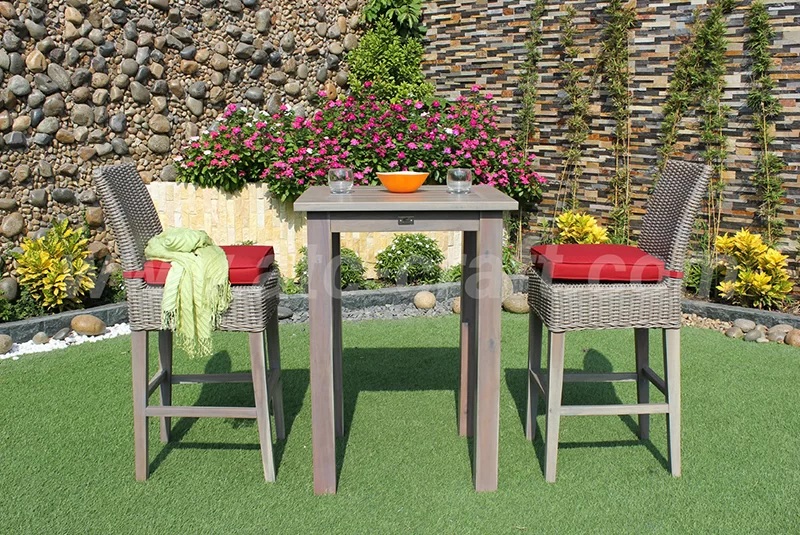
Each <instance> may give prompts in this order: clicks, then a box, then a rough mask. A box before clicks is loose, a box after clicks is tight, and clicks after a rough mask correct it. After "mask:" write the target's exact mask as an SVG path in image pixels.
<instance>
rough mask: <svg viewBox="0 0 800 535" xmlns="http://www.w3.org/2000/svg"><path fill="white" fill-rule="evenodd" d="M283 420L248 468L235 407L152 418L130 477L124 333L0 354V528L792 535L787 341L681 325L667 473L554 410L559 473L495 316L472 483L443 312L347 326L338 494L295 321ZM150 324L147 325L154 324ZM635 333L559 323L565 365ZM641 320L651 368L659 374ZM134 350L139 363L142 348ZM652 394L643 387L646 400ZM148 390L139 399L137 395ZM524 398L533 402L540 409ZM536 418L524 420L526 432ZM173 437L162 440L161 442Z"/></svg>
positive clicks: (798, 374) (507, 331) (207, 391)
mask: <svg viewBox="0 0 800 535" xmlns="http://www.w3.org/2000/svg"><path fill="white" fill-rule="evenodd" d="M280 332H281V345H282V356H283V367H284V370H285V371H284V375H283V377H284V396H285V405H286V416H287V422H288V425H289V429H288V436H287V439H286V441H285V442H284V441H281V442H278V443H277V446H276V455H277V463H278V475H277V482H276V483H274V484H270V483H265V482H264V481H263V473H262V470H261V462H260V453H259V449H258V446H257V440H258V439H257V431H256V428H255V427H254V425H253V423H252V422H251V421H241V420H221V419H213V418H208V419H199V420H190V419H173V428H174V431H173V440H174V442H173V443H170V444H168V445H162V444H161V443H160V442H159V441H158V420H157V419H151V420H150V426H151V427H150V429H151V434H150V438H151V440H150V462H151V469H152V473H151V476H150V479H149V480H148V481H147V482H144V483H137V482H136V481H134V475H133V431H132V409H131V394H130V361H129V358H130V339H129V338H128V337H122V338H118V339H115V340H110V341H105V342H99V343H96V344H85V345H81V346H77V347H73V348H70V349H67V350H63V351H58V352H54V353H50V354H43V355H35V356H26V357H24V358H22V359H21V360H19V361H16V362H9V361H4V362H0V532H3V533H222V532H229V533H348V534H349V533H458V534H461V533H539V532H547V533H556V532H557V533H589V532H591V533H640V532H645V533H754V532H768V533H791V532H794V533H796V532H797V531H798V530H799V529H800V514H799V513H798V510H800V470H799V468H800V466H798V465H800V460H799V459H800V456H798V451H797V450H798V437H799V436H800V430H799V429H798V428H799V427H800V426H798V424H799V423H800V416H799V415H798V411H797V406H798V401H799V400H800V395H799V394H798V393H797V389H796V385H797V384H798V383H800V350H798V349H794V348H790V347H786V346H777V345H774V344H764V345H761V344H754V343H744V342H742V341H738V340H729V339H727V338H725V337H724V336H722V335H720V334H719V333H716V332H711V331H705V330H699V329H688V328H687V329H684V331H683V345H682V347H683V406H684V418H683V425H684V431H683V474H684V475H683V477H682V478H680V479H673V478H672V477H671V476H670V475H669V473H668V471H667V469H666V459H665V456H666V431H665V419H664V417H663V416H652V417H651V420H652V423H651V425H652V428H651V439H652V443H649V444H643V443H640V442H638V440H637V438H636V436H635V433H634V430H635V424H634V420H633V419H632V418H629V417H623V418H620V417H614V416H606V417H571V418H564V419H562V424H561V448H560V450H559V462H558V480H557V482H556V483H555V484H552V485H551V484H547V483H545V481H544V479H543V475H542V469H541V465H540V459H541V457H542V454H543V451H542V450H543V446H542V442H541V435H540V434H539V436H538V437H537V440H536V443H535V444H534V445H531V444H530V443H529V442H526V440H525V436H524V429H523V416H524V406H525V373H526V372H525V367H526V349H527V317H525V316H514V315H509V314H505V313H504V314H503V346H502V349H503V355H502V364H503V370H502V390H501V399H500V403H501V407H500V411H501V413H500V473H499V478H500V485H499V490H498V491H497V492H495V493H481V494H477V493H475V492H474V490H473V488H472V478H471V468H470V453H471V452H470V441H468V440H467V439H465V438H460V437H459V436H458V434H457V427H456V402H457V397H456V396H457V392H456V388H457V385H458V351H457V343H458V336H457V332H458V319H457V317H456V316H455V315H453V316H449V317H443V318H433V319H431V318H416V319H410V320H404V321H370V322H362V323H345V326H344V336H345V339H344V341H345V356H344V374H345V413H346V416H345V417H346V425H347V433H348V434H347V436H346V437H345V438H344V439H342V440H339V441H338V443H337V448H338V452H339V462H340V476H339V491H338V494H337V495H335V496H323V497H318V496H314V494H313V485H312V464H311V407H310V405H311V404H310V395H311V394H310V389H309V373H308V332H307V327H306V326H303V325H282V326H281V328H280ZM154 338H155V337H153V339H154ZM214 342H215V351H216V354H215V355H214V356H213V357H212V358H211V359H210V360H204V361H203V360H188V359H186V358H185V357H183V356H182V355H180V354H179V355H176V359H175V361H176V371H177V372H178V373H192V372H193V373H197V372H201V371H203V369H204V368H205V370H206V371H208V372H217V373H219V372H225V371H231V370H233V371H240V370H247V369H249V360H248V356H247V349H246V348H247V342H246V336H245V335H241V334H238V335H237V334H231V333H220V334H218V335H216V336H215V339H214ZM632 348H633V334H632V332H625V331H612V332H594V333H575V334H570V335H568V337H567V367H568V368H584V367H585V368H586V369H592V370H595V371H600V370H610V369H612V368H613V369H614V370H632V369H633V356H632V354H633V351H632ZM658 348H660V343H659V338H657V337H656V335H655V334H654V335H653V338H652V340H651V349H652V355H653V358H652V360H653V367H654V368H655V369H656V370H660V369H661V366H660V365H659V364H658V363H660V358H659V357H657V353H656V351H657V349H658ZM154 355H155V347H154V346H152V352H151V360H152V361H154V360H155V358H154ZM655 394H657V391H656V390H655V389H652V396H653V399H657V398H656V396H655ZM564 395H565V402H566V403H587V402H608V401H614V400H617V399H619V400H622V401H624V402H633V401H634V400H635V386H634V384H632V383H624V384H618V385H616V386H611V385H609V384H600V385H589V384H570V385H566V386H565V393H564ZM174 397H175V399H174V402H175V403H176V404H178V403H184V404H193V403H197V404H203V405H207V404H214V403H230V404H237V403H238V404H242V405H248V404H252V388H251V387H250V386H249V385H206V386H199V385H198V386H196V387H195V386H179V387H175V394H174ZM156 399H157V396H154V403H155V402H156V401H155V400H156ZM542 405H543V403H540V413H541V411H542V410H543V409H542V408H541V407H542ZM543 424H544V417H543V415H542V414H540V415H539V428H540V430H541V428H542V426H543ZM175 439H177V440H175Z"/></svg>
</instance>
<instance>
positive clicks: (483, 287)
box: [474, 212, 503, 492]
mask: <svg viewBox="0 0 800 535" xmlns="http://www.w3.org/2000/svg"><path fill="white" fill-rule="evenodd" d="M479 231H480V245H479V249H478V254H479V258H478V270H479V272H478V273H479V276H478V321H477V326H478V333H479V334H478V380H477V394H476V413H477V418H476V421H475V457H474V459H475V470H474V473H475V490H477V491H479V492H480V491H494V490H497V460H498V442H499V436H500V307H501V305H502V303H501V286H502V271H503V262H502V260H501V254H502V251H501V247H502V243H503V217H502V213H501V212H481V219H480V226H479Z"/></svg>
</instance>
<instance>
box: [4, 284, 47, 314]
mask: <svg viewBox="0 0 800 535" xmlns="http://www.w3.org/2000/svg"><path fill="white" fill-rule="evenodd" d="M46 314H47V311H46V310H45V308H44V307H43V306H42V305H40V304H39V303H37V302H36V300H35V299H34V298H33V297H32V296H31V294H30V292H28V291H27V290H21V291H20V292H19V297H17V299H16V301H14V302H10V301H8V300H6V299H0V322H6V321H19V320H24V319H28V318H38V317H39V316H44V315H46Z"/></svg>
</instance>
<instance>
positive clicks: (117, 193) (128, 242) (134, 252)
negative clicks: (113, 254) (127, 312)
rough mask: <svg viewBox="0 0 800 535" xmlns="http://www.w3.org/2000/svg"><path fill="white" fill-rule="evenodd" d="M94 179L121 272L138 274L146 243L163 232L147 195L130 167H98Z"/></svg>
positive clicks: (126, 165) (143, 186)
mask: <svg viewBox="0 0 800 535" xmlns="http://www.w3.org/2000/svg"><path fill="white" fill-rule="evenodd" d="M94 179H95V184H96V185H97V194H98V196H99V197H100V203H101V204H102V205H103V212H105V216H106V220H107V221H108V222H109V224H110V226H111V230H113V231H114V237H115V239H116V242H117V251H118V252H119V255H120V259H121V260H122V268H123V269H124V270H125V271H138V270H141V269H142V268H143V267H144V262H145V258H144V248H145V247H146V246H147V242H148V241H149V240H150V238H152V237H153V236H156V235H157V234H160V233H161V231H162V230H163V228H162V227H161V222H160V221H159V219H158V212H156V207H155V205H154V204H153V199H152V198H151V197H150V193H148V191H147V188H146V187H145V185H144V182H143V181H142V178H141V177H140V176H139V173H138V172H137V171H136V166H135V165H133V164H129V163H127V164H121V165H113V166H107V167H101V168H100V169H97V170H95V172H94Z"/></svg>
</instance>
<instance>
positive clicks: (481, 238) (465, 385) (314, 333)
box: [295, 186, 517, 494]
mask: <svg viewBox="0 0 800 535" xmlns="http://www.w3.org/2000/svg"><path fill="white" fill-rule="evenodd" d="M353 193H356V195H353V194H351V195H352V196H351V195H332V194H330V193H329V192H328V189H327V187H313V188H310V189H309V190H308V191H307V192H306V193H304V194H303V195H302V196H301V197H300V198H299V199H298V200H297V201H295V210H296V211H306V212H308V316H309V331H310V353H311V363H310V364H311V365H310V368H311V413H312V424H311V425H312V445H313V459H314V492H315V493H316V494H333V493H335V492H336V437H342V436H344V415H343V384H342V302H341V258H340V247H341V246H340V233H342V232H365V231H370V232H419V231H439V230H441V231H447V230H449V231H461V232H463V254H462V266H463V275H462V282H461V330H460V345H461V382H460V393H459V405H460V406H459V433H460V434H461V435H462V436H463V435H466V436H474V437H475V453H474V457H473V459H474V467H473V477H474V484H475V489H476V490H477V491H494V490H497V465H498V441H499V424H500V422H499V415H500V309H501V285H502V269H503V266H502V250H501V248H502V242H503V211H504V210H514V209H516V207H517V203H516V201H514V200H513V199H511V198H510V197H508V196H506V195H504V194H502V193H500V192H498V191H497V190H495V189H494V188H491V187H488V186H478V187H474V188H473V192H472V193H470V194H468V195H449V196H448V195H447V193H446V191H445V190H444V187H443V186H427V187H423V188H421V190H420V191H419V192H417V193H414V194H407V195H400V194H389V193H388V192H386V191H385V190H383V189H382V188H378V187H364V186H362V187H360V188H356V189H355V190H353ZM409 208H412V209H409ZM478 333H480V336H478Z"/></svg>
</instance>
